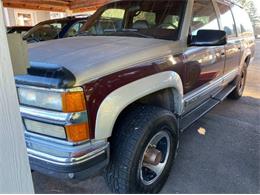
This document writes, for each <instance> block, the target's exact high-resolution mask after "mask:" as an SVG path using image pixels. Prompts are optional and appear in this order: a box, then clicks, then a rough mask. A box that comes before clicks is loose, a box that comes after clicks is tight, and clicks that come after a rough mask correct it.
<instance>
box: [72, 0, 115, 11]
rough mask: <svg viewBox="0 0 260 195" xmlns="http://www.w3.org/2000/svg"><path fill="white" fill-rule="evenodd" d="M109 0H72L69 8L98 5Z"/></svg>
mask: <svg viewBox="0 0 260 195" xmlns="http://www.w3.org/2000/svg"><path fill="white" fill-rule="evenodd" d="M109 1H111V0H74V1H72V2H71V4H70V9H72V10H75V9H79V8H89V7H100V6H102V5H104V4H106V3H108V2H109Z"/></svg>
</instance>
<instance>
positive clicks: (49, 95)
mask: <svg viewBox="0 0 260 195" xmlns="http://www.w3.org/2000/svg"><path fill="white" fill-rule="evenodd" d="M18 96H19V101H20V104H22V105H26V106H33V107H39V108H44V109H49V110H57V111H62V98H61V94H60V93H58V92H49V91H44V90H37V89H27V88H18Z"/></svg>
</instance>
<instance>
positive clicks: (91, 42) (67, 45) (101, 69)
mask: <svg viewBox="0 0 260 195" xmlns="http://www.w3.org/2000/svg"><path fill="white" fill-rule="evenodd" d="M176 44H177V42H173V41H166V40H159V39H150V38H149V39H148V38H134V37H111V36H110V37H108V36H107V37H105V36H96V37H94V36H85V37H74V38H66V39H60V40H53V41H47V42H41V43H36V44H30V45H29V59H30V64H31V66H34V65H35V64H41V65H43V64H44V65H46V66H61V67H64V68H66V69H68V70H69V71H70V72H72V73H73V74H74V76H75V78H76V83H75V85H77V86H80V85H83V84H85V83H87V82H88V81H90V80H93V79H97V78H99V77H102V76H105V75H108V74H111V73H114V72H117V71H120V70H123V69H126V68H127V67H129V66H134V65H138V64H141V63H144V62H147V61H150V60H155V59H159V58H161V57H164V56H167V55H171V54H172V53H173V52H174V51H173V49H174V50H176V49H177V48H180V47H179V46H177V45H176ZM175 52H177V51H175Z"/></svg>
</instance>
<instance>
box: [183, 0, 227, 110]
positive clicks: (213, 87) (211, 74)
mask: <svg viewBox="0 0 260 195" xmlns="http://www.w3.org/2000/svg"><path fill="white" fill-rule="evenodd" d="M202 29H212V30H219V29H220V28H219V23H218V17H217V14H216V11H215V8H214V6H213V3H212V1H211V0H195V1H194V6H193V16H192V22H191V27H190V31H191V32H190V33H191V34H192V35H193V36H195V35H196V34H197V32H198V30H202ZM184 55H185V57H186V61H185V66H186V79H185V84H184V91H185V92H186V95H185V97H184V99H185V102H184V104H185V112H188V111H190V110H191V109H193V108H194V107H196V106H197V105H199V104H201V103H202V102H203V101H205V100H206V99H209V98H210V97H211V96H213V95H215V93H216V92H218V91H219V90H220V89H221V87H222V77H223V72H224V65H225V48H224V46H214V47H188V49H187V50H186V52H185V53H184Z"/></svg>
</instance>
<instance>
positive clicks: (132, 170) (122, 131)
mask: <svg viewBox="0 0 260 195" xmlns="http://www.w3.org/2000/svg"><path fill="white" fill-rule="evenodd" d="M176 124H177V123H176V119H175V117H174V115H173V114H172V113H171V112H169V111H167V110H163V109H161V108H157V107H150V106H140V107H138V108H136V109H134V110H132V111H131V112H129V113H128V114H127V115H126V116H125V117H123V119H122V120H121V121H120V122H119V124H118V125H117V129H116V132H115V134H114V136H113V140H112V142H111V162H110V165H109V167H108V169H107V173H106V181H107V183H108V185H109V187H110V188H111V190H112V191H113V192H115V193H157V192H159V191H160V189H161V188H162V186H163V184H164V183H165V181H166V179H167V177H168V175H169V172H170V169H171V165H172V162H173V160H174V157H175V154H176V151H177V147H178V131H177V126H176Z"/></svg>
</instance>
